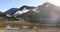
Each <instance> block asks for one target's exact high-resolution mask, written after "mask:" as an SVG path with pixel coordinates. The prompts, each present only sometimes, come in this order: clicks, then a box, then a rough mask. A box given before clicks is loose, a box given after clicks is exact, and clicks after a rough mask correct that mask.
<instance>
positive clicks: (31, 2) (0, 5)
mask: <svg viewBox="0 0 60 32" xmlns="http://www.w3.org/2000/svg"><path fill="white" fill-rule="evenodd" d="M45 2H52V3H55V2H56V1H55V0H53V1H52V0H0V11H2V12H5V11H7V10H8V9H10V8H20V7H21V6H23V5H27V6H36V7H37V6H38V5H42V4H43V3H45ZM57 2H58V1H57Z"/></svg>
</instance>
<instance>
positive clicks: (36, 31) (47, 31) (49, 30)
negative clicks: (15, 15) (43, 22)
mask: <svg viewBox="0 0 60 32" xmlns="http://www.w3.org/2000/svg"><path fill="white" fill-rule="evenodd" d="M0 32H60V29H58V28H47V29H46V28H45V29H44V28H43V29H20V30H4V29H1V30H0Z"/></svg>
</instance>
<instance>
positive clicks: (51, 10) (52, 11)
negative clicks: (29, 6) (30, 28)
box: [37, 2, 60, 24]
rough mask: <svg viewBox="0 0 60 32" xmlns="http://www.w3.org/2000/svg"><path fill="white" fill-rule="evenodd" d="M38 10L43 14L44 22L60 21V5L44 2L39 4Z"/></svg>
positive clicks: (41, 19) (42, 19) (42, 20)
mask: <svg viewBox="0 0 60 32" xmlns="http://www.w3.org/2000/svg"><path fill="white" fill-rule="evenodd" d="M37 11H40V12H39V14H41V16H40V17H41V18H40V21H41V22H42V23H52V24H53V23H55V24H56V23H60V7H59V6H56V5H53V4H51V3H48V2H46V3H44V4H43V5H40V6H38V9H37Z"/></svg>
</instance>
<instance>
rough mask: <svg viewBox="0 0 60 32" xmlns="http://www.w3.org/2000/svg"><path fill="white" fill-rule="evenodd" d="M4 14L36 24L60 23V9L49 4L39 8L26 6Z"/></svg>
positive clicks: (12, 9)
mask: <svg viewBox="0 0 60 32" xmlns="http://www.w3.org/2000/svg"><path fill="white" fill-rule="evenodd" d="M4 14H9V15H12V16H14V17H15V18H17V19H24V20H26V21H30V22H35V23H44V24H46V23H58V24H59V23H60V7H59V6H56V5H53V4H51V3H48V2H46V3H44V4H43V5H39V6H37V7H34V6H26V5H24V6H22V7H21V8H11V9H9V10H7V11H6V12H5V13H4Z"/></svg>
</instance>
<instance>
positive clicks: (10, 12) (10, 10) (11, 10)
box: [5, 8, 18, 15]
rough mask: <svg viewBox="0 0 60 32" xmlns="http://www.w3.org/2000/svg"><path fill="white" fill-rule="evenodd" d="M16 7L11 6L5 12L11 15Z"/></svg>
mask: <svg viewBox="0 0 60 32" xmlns="http://www.w3.org/2000/svg"><path fill="white" fill-rule="evenodd" d="M17 9H18V8H11V9H9V10H7V11H6V12H5V14H10V15H12V14H13V13H14V12H15V11H16V10H17Z"/></svg>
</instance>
